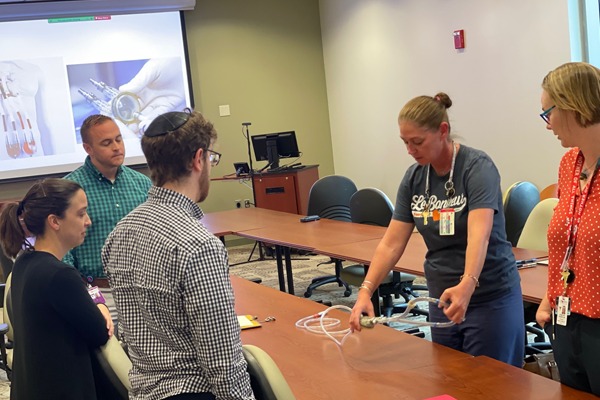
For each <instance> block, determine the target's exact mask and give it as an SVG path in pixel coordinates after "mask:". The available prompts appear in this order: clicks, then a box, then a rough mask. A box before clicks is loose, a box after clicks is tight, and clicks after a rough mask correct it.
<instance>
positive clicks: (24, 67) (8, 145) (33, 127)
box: [0, 58, 75, 169]
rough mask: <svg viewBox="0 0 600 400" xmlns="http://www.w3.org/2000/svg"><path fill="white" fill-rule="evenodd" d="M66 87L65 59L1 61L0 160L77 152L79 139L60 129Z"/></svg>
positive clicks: (63, 112) (66, 109)
mask: <svg viewBox="0 0 600 400" xmlns="http://www.w3.org/2000/svg"><path fill="white" fill-rule="evenodd" d="M66 87H67V82H66V80H65V77H64V64H63V62H62V59H61V58H46V59H34V60H4V61H0V119H1V121H0V132H1V134H2V136H3V138H2V144H0V161H7V160H11V159H18V158H30V157H41V156H48V155H56V154H64V153H72V152H73V151H74V148H75V138H74V137H73V136H72V135H70V134H69V133H65V132H64V131H61V130H59V129H57V128H60V125H61V121H60V119H61V117H63V119H64V115H65V112H67V113H68V111H69V110H68V108H65V107H61V106H60V103H61V102H62V101H61V100H64V99H65V98H68V95H67V92H66ZM53 128H54V129H53ZM51 132H54V133H53V134H52V133H51ZM59 132H60V134H59ZM59 135H60V137H57V136H59ZM7 167H8V165H6V166H5V165H3V166H2V169H4V168H7Z"/></svg>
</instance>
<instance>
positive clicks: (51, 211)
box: [0, 179, 81, 258]
mask: <svg viewBox="0 0 600 400" xmlns="http://www.w3.org/2000/svg"><path fill="white" fill-rule="evenodd" d="M79 190H81V186H79V184H78V183H75V182H73V181H69V180H66V179H45V180H43V181H39V182H36V183H35V184H34V185H33V186H32V187H31V188H30V189H29V191H28V192H27V194H26V195H25V197H24V198H23V200H21V201H20V202H19V203H9V204H6V205H5V206H4V207H3V208H2V212H1V213H0V244H1V245H2V248H3V249H4V253H5V254H6V255H7V256H8V257H11V258H15V257H16V256H17V254H19V252H20V251H21V250H22V249H23V247H25V248H30V249H31V248H32V246H31V244H30V243H29V241H28V240H27V237H28V236H30V235H31V236H43V235H44V232H45V230H46V220H47V219H48V216H50V215H56V216H57V217H58V218H63V217H64V216H65V211H67V209H68V208H69V207H70V206H71V199H72V198H73V196H75V194H76V193H77V192H78V191H79ZM25 229H26V230H27V231H28V232H26V231H25Z"/></svg>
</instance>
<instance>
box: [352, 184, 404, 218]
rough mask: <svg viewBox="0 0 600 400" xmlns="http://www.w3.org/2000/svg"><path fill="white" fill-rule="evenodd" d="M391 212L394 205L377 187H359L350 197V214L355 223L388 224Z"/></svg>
mask: <svg viewBox="0 0 600 400" xmlns="http://www.w3.org/2000/svg"><path fill="white" fill-rule="evenodd" d="M393 214H394V205H393V204H392V202H391V201H390V199H389V198H388V197H387V196H386V194H385V193H383V192H382V191H381V190H379V189H375V188H367V189H361V190H359V191H358V192H356V193H354V195H353V196H352V198H351V199H350V215H351V217H352V222H355V223H357V224H366V225H376V226H388V225H389V224H390V221H391V220H392V215H393Z"/></svg>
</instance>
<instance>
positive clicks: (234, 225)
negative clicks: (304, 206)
mask: <svg viewBox="0 0 600 400" xmlns="http://www.w3.org/2000/svg"><path fill="white" fill-rule="evenodd" d="M300 218H302V215H298V214H290V213H284V212H280V211H273V210H267V209H266V208H256V207H250V208H240V209H236V210H229V211H219V212H214V213H208V214H205V215H204V218H202V224H204V226H205V227H206V229H208V231H209V232H211V233H212V234H213V235H215V236H225V235H232V234H236V233H237V232H239V231H245V230H251V229H258V228H265V227H269V226H276V225H283V224H289V223H298V224H300V223H301V222H300Z"/></svg>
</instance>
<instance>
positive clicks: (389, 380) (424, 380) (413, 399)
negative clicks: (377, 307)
mask: <svg viewBox="0 0 600 400" xmlns="http://www.w3.org/2000/svg"><path fill="white" fill-rule="evenodd" d="M231 283H232V286H233V290H234V293H235V298H236V306H235V309H236V313H237V314H238V315H252V316H257V317H258V319H259V320H264V319H265V318H266V317H269V316H273V317H275V319H276V320H275V321H273V322H263V323H262V327H259V328H253V329H247V330H243V331H242V333H241V339H242V343H244V344H252V345H255V346H258V347H260V348H262V349H263V350H264V351H266V352H267V353H268V354H269V355H270V356H271V357H272V358H273V360H274V361H275V363H276V364H277V365H278V367H279V368H280V370H281V372H282V373H283V375H284V377H285V379H286V380H287V382H288V384H289V385H290V388H291V389H292V391H293V392H294V395H295V396H296V398H297V399H298V400H304V399H323V400H325V399H336V400H337V399H402V400H423V399H427V398H430V397H434V396H440V395H444V394H447V395H450V396H452V397H454V398H456V399H458V400H483V399H486V400H489V399H492V400H494V399H497V400H507V399H509V400H510V399H514V400H517V399H518V400H522V399H533V400H538V399H539V400H541V399H545V400H546V399H556V400H558V399H564V400H567V399H568V400H587V399H590V400H591V399H597V397H595V396H593V395H590V394H587V393H583V392H580V391H577V390H575V389H572V388H569V387H567V386H563V385H561V384H560V383H558V382H554V381H552V380H550V379H547V378H543V377H541V376H539V375H535V374H532V373H530V372H528V371H524V370H522V369H520V368H516V367H513V366H510V365H507V364H504V363H502V362H499V361H496V360H493V359H490V358H487V357H472V356H469V355H467V354H465V353H461V352H458V351H455V350H452V349H450V348H447V347H444V346H441V345H438V344H435V343H432V342H429V341H427V340H425V339H420V338H417V337H416V336H413V335H410V334H408V333H405V332H400V331H397V330H395V329H392V328H388V327H386V326H383V325H377V326H376V327H375V328H374V329H372V330H366V329H363V331H362V332H360V333H355V334H353V335H351V336H350V337H349V338H348V339H347V340H346V342H345V343H344V345H343V347H341V348H340V347H339V346H338V345H337V344H336V343H334V342H333V341H332V340H330V339H329V338H327V337H325V336H323V335H318V334H314V333H311V332H307V331H306V330H304V329H300V328H297V327H296V326H295V323H296V321H298V320H300V319H301V318H303V317H306V316H309V315H313V314H316V313H318V312H321V311H323V310H324V309H325V308H326V307H325V306H323V305H322V304H318V303H315V302H313V301H310V300H308V299H303V298H299V297H296V296H290V295H289V294H286V293H283V292H281V291H278V290H275V289H271V288H269V287H265V286H262V285H259V284H256V283H252V282H249V281H246V280H244V279H241V278H238V277H235V276H232V277H231ZM328 316H331V317H334V318H338V319H340V320H341V321H342V327H343V328H345V327H347V320H348V314H347V313H345V312H342V311H339V310H333V311H332V312H330V313H329V314H328ZM338 339H340V338H339V337H338Z"/></svg>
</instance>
